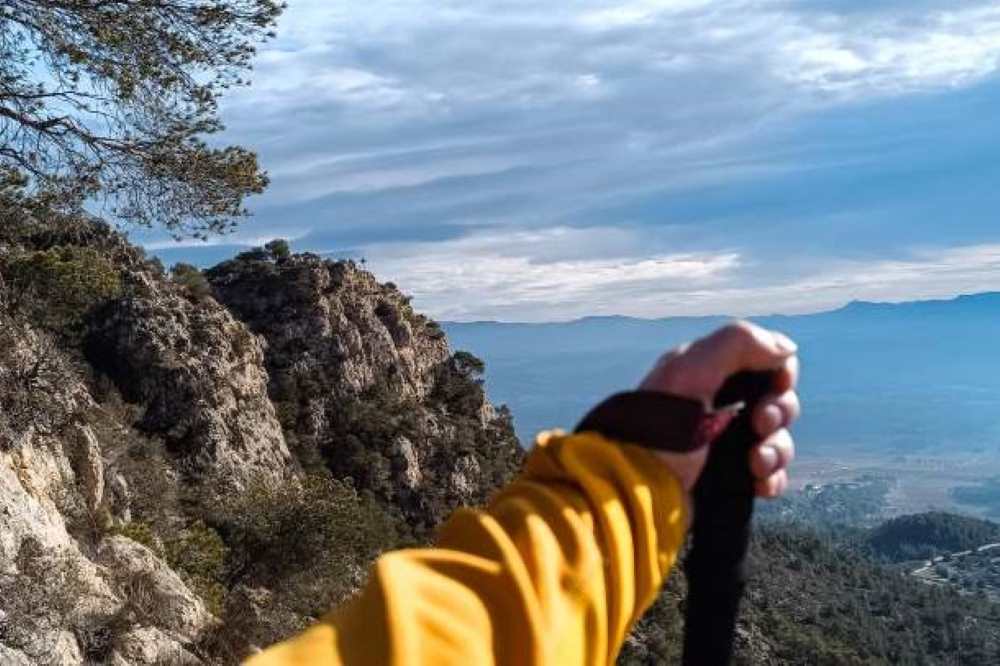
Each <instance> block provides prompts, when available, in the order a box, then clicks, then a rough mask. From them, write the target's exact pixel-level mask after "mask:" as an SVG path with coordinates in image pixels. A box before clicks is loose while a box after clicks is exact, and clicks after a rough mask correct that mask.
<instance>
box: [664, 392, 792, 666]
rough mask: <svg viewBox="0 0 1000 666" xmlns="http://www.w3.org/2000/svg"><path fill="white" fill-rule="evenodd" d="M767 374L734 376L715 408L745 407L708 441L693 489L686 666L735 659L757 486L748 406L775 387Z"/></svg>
mask: <svg viewBox="0 0 1000 666" xmlns="http://www.w3.org/2000/svg"><path fill="white" fill-rule="evenodd" d="M773 382H774V379H773V375H772V374H770V373H741V374H738V375H735V376H733V377H732V378H731V379H730V380H729V381H727V382H726V384H725V385H724V386H723V387H722V390H720V391H719V394H718V395H717V396H716V401H715V406H716V407H723V406H727V405H732V404H735V403H740V402H742V403H744V407H743V409H742V411H741V412H740V413H739V414H738V415H737V416H736V418H735V419H733V421H732V422H731V423H730V424H729V426H728V427H727V428H726V429H725V430H724V431H723V432H722V434H721V435H720V436H719V437H718V439H716V441H715V442H714V443H713V444H712V448H711V450H710V452H709V454H708V461H707V462H706V463H705V469H704V471H703V472H702V474H701V476H700V477H699V479H698V483H697V484H696V485H695V487H694V492H693V496H694V524H693V525H692V529H691V551H690V553H689V554H688V557H687V560H686V562H685V573H686V574H687V582H688V598H687V613H686V623H685V627H684V659H683V664H684V666H724V665H725V664H728V663H729V662H730V659H731V658H732V655H733V644H734V639H735V635H736V620H737V617H738V616H739V608H740V600H741V599H742V597H743V592H744V590H745V588H746V583H747V573H748V572H747V550H748V548H749V545H750V530H751V518H752V516H753V498H754V484H753V475H752V474H751V471H750V449H751V448H752V447H753V446H754V445H755V444H756V443H757V442H758V441H759V439H760V438H759V437H758V436H757V434H756V433H755V432H754V429H753V422H752V416H753V408H754V406H755V405H756V404H757V403H758V402H759V401H760V399H761V398H762V397H764V395H766V394H767V393H769V392H770V391H771V390H772V388H773Z"/></svg>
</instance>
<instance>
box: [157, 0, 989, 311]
mask: <svg viewBox="0 0 1000 666" xmlns="http://www.w3.org/2000/svg"><path fill="white" fill-rule="evenodd" d="M998 66H1000V7H997V6H996V3H992V2H987V1H985V0H982V1H978V2H976V1H972V0H912V1H908V2H902V1H901V0H872V1H870V2H864V3H859V2H849V1H848V0H797V1H792V0H765V1H763V2H757V1H750V0H633V1H631V2H624V3H616V4H615V5H614V6H609V4H608V3H606V2H597V1H596V0H580V1H577V2H566V3H537V2H528V1H527V0H504V1H503V2H500V1H499V0H477V1H475V2H469V1H462V2H459V1H458V0H440V1H439V2H430V1H428V0H420V1H417V0H391V1H390V0H371V1H370V2H367V3H365V4H364V5H363V6H359V5H357V4H356V3H349V2H344V1H343V0H338V1H335V2H331V1H330V0H297V1H296V2H294V3H292V4H291V6H290V8H289V10H288V12H287V14H286V16H285V17H283V19H282V22H281V25H280V29H279V39H278V40H277V41H276V42H274V43H273V44H271V45H269V46H268V47H267V48H266V49H264V50H263V51H262V53H261V55H260V57H259V59H258V63H257V70H256V72H255V76H254V85H253V87H252V88H249V89H247V90H244V91H240V92H238V93H237V94H236V95H234V96H232V97H230V98H227V99H226V100H225V104H224V116H225V120H226V122H227V125H228V126H229V132H228V134H227V138H228V139H230V140H234V141H238V142H240V143H244V144H249V145H251V146H253V147H254V148H256V149H257V150H258V151H259V152H260V154H261V158H262V160H263V164H264V165H265V167H266V168H267V169H268V170H269V172H270V174H271V176H272V185H271V188H270V190H269V191H268V193H266V194H265V195H264V196H263V197H261V198H259V199H257V200H255V201H254V203H253V206H254V209H255V212H256V218H255V220H254V221H253V222H252V223H247V225H245V229H244V232H243V233H245V234H246V238H247V239H250V240H254V239H256V238H257V237H260V238H264V237H274V236H290V237H294V238H297V239H298V243H297V244H296V245H297V247H298V248H299V249H310V250H330V249H333V250H335V251H337V252H342V251H344V250H346V249H350V250H355V249H357V248H362V249H361V250H360V251H363V252H364V253H366V255H370V257H371V259H372V265H373V266H375V267H376V268H377V269H378V270H379V271H380V272H381V273H383V274H384V276H385V277H386V278H390V277H391V278H393V279H395V280H396V281H397V282H399V283H400V284H401V285H403V286H404V288H407V289H410V290H411V291H413V292H414V293H417V294H418V299H421V300H420V301H418V302H424V304H425V306H426V307H428V308H430V309H431V310H432V311H434V313H435V314H436V315H438V316H445V317H455V318H466V317H478V316H483V317H506V318H513V319H520V318H539V317H544V316H545V314H544V313H545V312H552V313H554V314H553V315H552V316H554V317H560V318H565V317H567V316H575V315H577V314H588V313H591V312H605V311H609V310H610V309H612V308H614V307H616V306H622V307H626V306H627V307H629V308H632V309H633V310H634V312H633V313H640V312H642V313H649V314H657V313H660V312H661V311H666V310H669V309H670V308H672V307H677V306H676V305H675V303H674V301H673V300H671V299H662V298H661V299H660V300H657V298H658V297H657V296H656V295H655V293H656V292H655V290H651V289H648V288H649V287H651V286H656V285H661V286H662V285H664V284H667V283H670V284H673V283H674V282H678V283H682V282H683V281H684V276H683V275H681V273H679V272H678V271H679V270H680V269H681V268H682V267H683V268H684V270H688V271H690V275H691V279H692V280H695V282H692V284H693V285H695V286H694V287H691V288H689V289H688V290H687V292H685V293H686V294H687V297H686V299H685V300H684V302H685V303H689V304H691V305H690V307H691V308H694V309H698V308H702V307H705V308H707V307H708V306H709V305H713V306H718V307H720V308H721V307H726V308H735V307H740V306H745V305H746V304H747V303H748V302H750V301H747V300H746V299H745V298H744V297H745V296H747V294H744V293H743V292H741V291H740V288H739V287H737V286H735V285H736V282H735V281H736V280H737V279H738V280H741V281H743V282H753V283H757V284H760V283H761V280H765V281H766V279H767V275H768V274H769V273H774V272H780V273H782V275H783V276H785V277H789V278H794V279H795V280H797V282H796V284H799V285H802V289H801V290H800V291H795V289H793V288H790V287H789V288H781V287H780V286H775V287H774V288H775V289H778V290H779V291H780V293H778V292H775V293H773V294H770V296H768V298H771V297H773V301H767V302H768V303H773V304H774V305H773V307H774V308H775V309H777V308H778V306H779V305H780V306H781V307H788V308H808V307H811V306H810V305H809V304H808V303H809V302H812V303H813V304H814V305H815V304H819V303H821V302H822V303H831V304H832V303H834V302H835V301H837V299H841V298H844V299H846V298H849V297H850V296H849V295H848V292H849V291H850V290H851V289H854V290H855V291H857V292H859V294H860V293H861V292H864V291H865V290H866V289H870V288H871V286H870V285H869V284H868V283H863V282H853V283H851V282H848V283H845V284H846V285H847V286H845V287H843V288H840V287H838V286H837V285H839V284H841V282H839V281H840V280H841V277H838V276H840V275H841V274H842V273H843V274H849V273H850V271H858V270H860V269H861V268H863V267H864V265H867V264H857V265H854V264H851V263H850V262H853V261H856V260H857V257H858V256H864V257H866V259H865V261H868V262H870V261H889V260H892V261H896V260H900V255H901V254H905V252H904V251H903V250H901V249H900V243H899V241H898V239H899V238H900V237H901V236H905V237H906V238H908V239H910V240H909V241H908V242H910V243H916V242H919V243H926V244H929V245H931V246H932V245H935V244H936V245H938V246H947V245H950V244H954V243H957V242H966V243H970V244H982V243H986V242H990V241H991V240H993V237H991V236H990V234H995V232H993V231H990V229H992V228H993V226H994V224H993V217H992V210H995V206H996V205H1000V195H998V194H996V193H995V190H996V188H995V186H994V185H995V177H996V176H1000V174H998V173H997V167H996V166H995V160H992V161H990V160H987V159H986V158H985V157H984V158H982V159H980V160H978V161H976V160H972V159H970V158H968V157H967V155H969V154H975V153H976V151H979V152H983V151H985V152H987V153H988V152H990V150H992V149H994V148H1000V143H998V140H995V139H994V140H991V139H989V138H984V137H986V135H985V134H984V132H986V131H988V130H990V127H988V125H989V123H988V122H986V120H984V119H989V118H990V117H991V114H992V111H991V110H992V109H995V105H996V103H997V102H998V100H997V99H996V95H993V96H989V95H985V94H980V97H981V98H975V97H969V96H963V95H967V93H968V91H976V90H978V89H979V87H983V88H988V83H989V82H990V81H992V80H993V79H994V78H995V77H996V75H997V69H998ZM977 94H978V93H977ZM983 123H986V126H984V124H983ZM990 136H992V135H990ZM991 141H992V143H990V142H991ZM991 147H992V148H991ZM963 178H964V179H965V180H962V179H963ZM900 183H904V184H905V185H901V184H900ZM987 185H988V186H989V187H992V190H989V189H988V187H987ZM970 190H973V191H974V192H975V194H976V195H977V201H978V202H979V204H978V205H979V207H978V208H972V207H970V205H969V204H968V203H967V201H968V200H969V191H970ZM990 192H993V193H992V194H991V193H990ZM954 211H961V215H960V216H959V215H956V214H954ZM943 219H946V220H948V222H949V225H950V226H949V227H948V231H947V233H945V232H944V231H943V229H942V228H941V224H940V222H941V220H943ZM987 227H989V228H987ZM529 239H531V240H529ZM594 239H600V240H599V242H595V241H594ZM151 242H157V239H155V238H154V239H152V240H151ZM227 242H232V241H231V239H227ZM572 244H579V245H580V246H581V248H580V249H579V251H578V252H577V253H576V254H575V255H573V256H566V257H562V258H557V257H556V256H554V255H553V256H550V255H551V250H550V249H543V248H546V247H548V246H556V247H559V248H564V247H566V246H567V245H572ZM942 252H943V250H942ZM784 256H794V257H796V260H795V261H794V262H792V263H793V264H794V265H789V266H784V265H782V266H781V267H775V266H773V265H771V266H769V265H768V264H767V262H768V261H775V258H776V257H777V258H780V257H784ZM903 259H905V261H907V262H908V261H918V259H919V258H915V257H911V256H909V255H907V256H906V257H903ZM435 261H438V262H443V263H444V264H445V267H443V268H442V267H439V268H435V267H434V265H433V264H434V262H435ZM838 262H841V263H838ZM842 262H847V263H846V264H844V263H842ZM783 263H784V262H783ZM904 263H905V262H904ZM842 265H843V266H850V270H848V269H846V268H843V269H841V268H836V267H837V266H842ZM907 265H908V264H907ZM467 267H475V268H467ZM484 267H485V268H484ZM883 270H884V271H886V275H889V272H888V271H889V268H887V267H883ZM706 271H707V272H706ZM821 271H829V272H828V273H822V272H821ZM480 273H481V274H480ZM569 275H573V276H591V277H588V278H586V279H584V278H578V277H572V278H569V277H565V276H569ZM557 276H562V277H557ZM808 279H815V280H817V281H814V282H809V281H808ZM519 280H523V281H524V283H525V285H535V286H534V287H531V286H524V287H522V286H519V284H520V282H519ZM588 280H589V281H588ZM727 280H732V281H734V282H727ZM828 280H833V281H834V282H833V283H828ZM410 281H413V283H412V284H411V283H410ZM435 281H440V282H441V284H439V285H437V286H435ZM465 283H467V284H468V288H463V287H462V284H465ZM893 284H899V285H903V286H901V287H900V289H903V288H904V287H905V288H912V289H914V290H915V291H914V293H915V294H917V293H922V292H920V290H921V289H924V287H923V286H921V284H922V283H920V282H919V281H918V280H916V281H915V280H910V281H907V280H904V279H902V278H900V280H899V281H897V282H894V283H893ZM810 285H811V286H810ZM906 285H909V286H906ZM695 287H697V288H695ZM807 287H809V288H811V289H813V292H812V296H810V295H809V293H808V290H807ZM727 290H728V291H727ZM487 291H488V292H489V293H488V294H487V293H486V292H487ZM759 293H761V294H764V293H765V292H759ZM768 293H770V292H768ZM893 293H897V292H893ZM898 293H902V292H901V291H900V292H898ZM616 294H617V295H618V296H619V297H616ZM650 294H653V295H650ZM716 294H721V295H725V294H729V296H726V297H725V298H722V296H716ZM795 294H800V296H796V295H795ZM827 294H828V295H829V296H827ZM793 296H794V297H793ZM810 298H811V299H812V301H810ZM546 299H547V300H546ZM725 299H728V300H725ZM623 304H625V305H623ZM588 308H590V310H588ZM733 311H735V310H733Z"/></svg>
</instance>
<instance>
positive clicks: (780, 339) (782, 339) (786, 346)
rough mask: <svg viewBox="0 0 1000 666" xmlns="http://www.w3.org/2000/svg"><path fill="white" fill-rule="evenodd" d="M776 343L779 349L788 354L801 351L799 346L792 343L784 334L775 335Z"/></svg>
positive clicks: (776, 333)
mask: <svg viewBox="0 0 1000 666" xmlns="http://www.w3.org/2000/svg"><path fill="white" fill-rule="evenodd" d="M774 342H775V344H777V345H778V349H780V350H781V351H783V352H785V353H786V354H794V353H795V352H797V351H798V350H799V346H798V345H797V344H795V343H794V342H792V339H791V338H790V337H788V336H787V335H785V334H784V333H778V332H777V331H776V332H775V333H774Z"/></svg>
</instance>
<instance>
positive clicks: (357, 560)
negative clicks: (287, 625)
mask: <svg viewBox="0 0 1000 666" xmlns="http://www.w3.org/2000/svg"><path fill="white" fill-rule="evenodd" d="M212 520H213V522H215V529H217V530H218V533H219V534H220V535H221V537H222V540H223V541H224V543H225V548H224V549H223V548H222V545H221V543H218V542H214V541H211V540H209V541H210V542H211V543H212V544H213V545H212V547H211V550H210V551H209V552H210V553H211V557H208V558H204V557H202V558H200V559H199V560H197V562H198V565H197V570H198V571H199V572H200V573H201V575H208V574H211V575H217V574H218V573H219V572H220V569H219V568H217V565H218V557H217V555H218V554H219V553H222V552H224V553H225V577H224V580H225V583H226V585H227V586H228V587H230V588H231V587H233V586H235V585H237V584H240V583H243V584H251V585H263V586H266V587H268V588H272V589H274V590H275V591H276V593H277V594H278V596H279V597H280V599H281V601H282V603H283V604H285V605H287V606H289V607H292V608H294V609H295V610H296V611H298V612H299V613H302V614H305V615H307V616H311V617H316V616H318V615H320V614H322V613H324V612H326V611H327V610H329V606H330V604H331V603H333V601H335V600H339V599H342V598H344V596H346V595H347V594H348V593H350V592H351V591H352V590H353V589H355V588H356V587H357V585H358V583H359V580H360V576H361V575H363V572H364V571H365V569H366V568H367V565H368V564H369V563H370V562H371V560H372V559H373V558H374V557H375V556H376V555H377V554H378V553H380V552H381V551H382V550H384V549H386V548H391V547H394V546H395V545H397V544H398V542H399V541H398V534H397V525H396V522H395V521H394V519H393V518H392V517H390V516H389V515H388V514H387V513H386V512H385V510H384V509H383V508H382V507H380V506H379V505H378V504H377V503H375V502H373V501H372V499H371V498H370V497H368V496H366V495H364V494H359V493H358V492H357V491H356V490H355V489H354V488H353V487H351V486H350V485H348V484H346V483H343V482H340V481H336V480H334V479H332V478H330V477H328V476H327V477H323V476H312V477H307V478H306V479H305V480H304V481H303V483H302V485H301V486H299V485H297V484H286V485H283V486H280V487H276V488H275V487H268V486H266V485H263V484H261V485H258V486H255V487H253V488H250V489H249V490H248V491H247V492H245V493H243V494H242V495H240V496H238V497H235V498H232V499H230V500H229V501H227V502H226V503H225V504H224V505H223V506H222V507H221V511H219V512H218V513H217V514H216V516H215V517H214V518H213V519H212ZM199 539H201V540H202V541H204V537H203V536H202V537H199ZM216 579H217V578H216Z"/></svg>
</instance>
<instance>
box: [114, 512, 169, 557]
mask: <svg viewBox="0 0 1000 666" xmlns="http://www.w3.org/2000/svg"><path fill="white" fill-rule="evenodd" d="M110 534H111V535H112V536H114V535H121V536H123V537H127V538H129V539H131V540H132V541H135V542H136V543H141V544H142V545H143V546H145V547H146V548H149V549H150V550H151V551H153V552H154V553H156V554H157V555H162V554H163V550H162V548H161V546H160V542H159V540H157V538H156V536H155V535H154V534H153V529H152V527H150V525H149V523H145V522H143V521H141V520H134V521H131V522H127V523H123V524H121V525H118V526H116V527H113V528H111V531H110Z"/></svg>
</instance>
